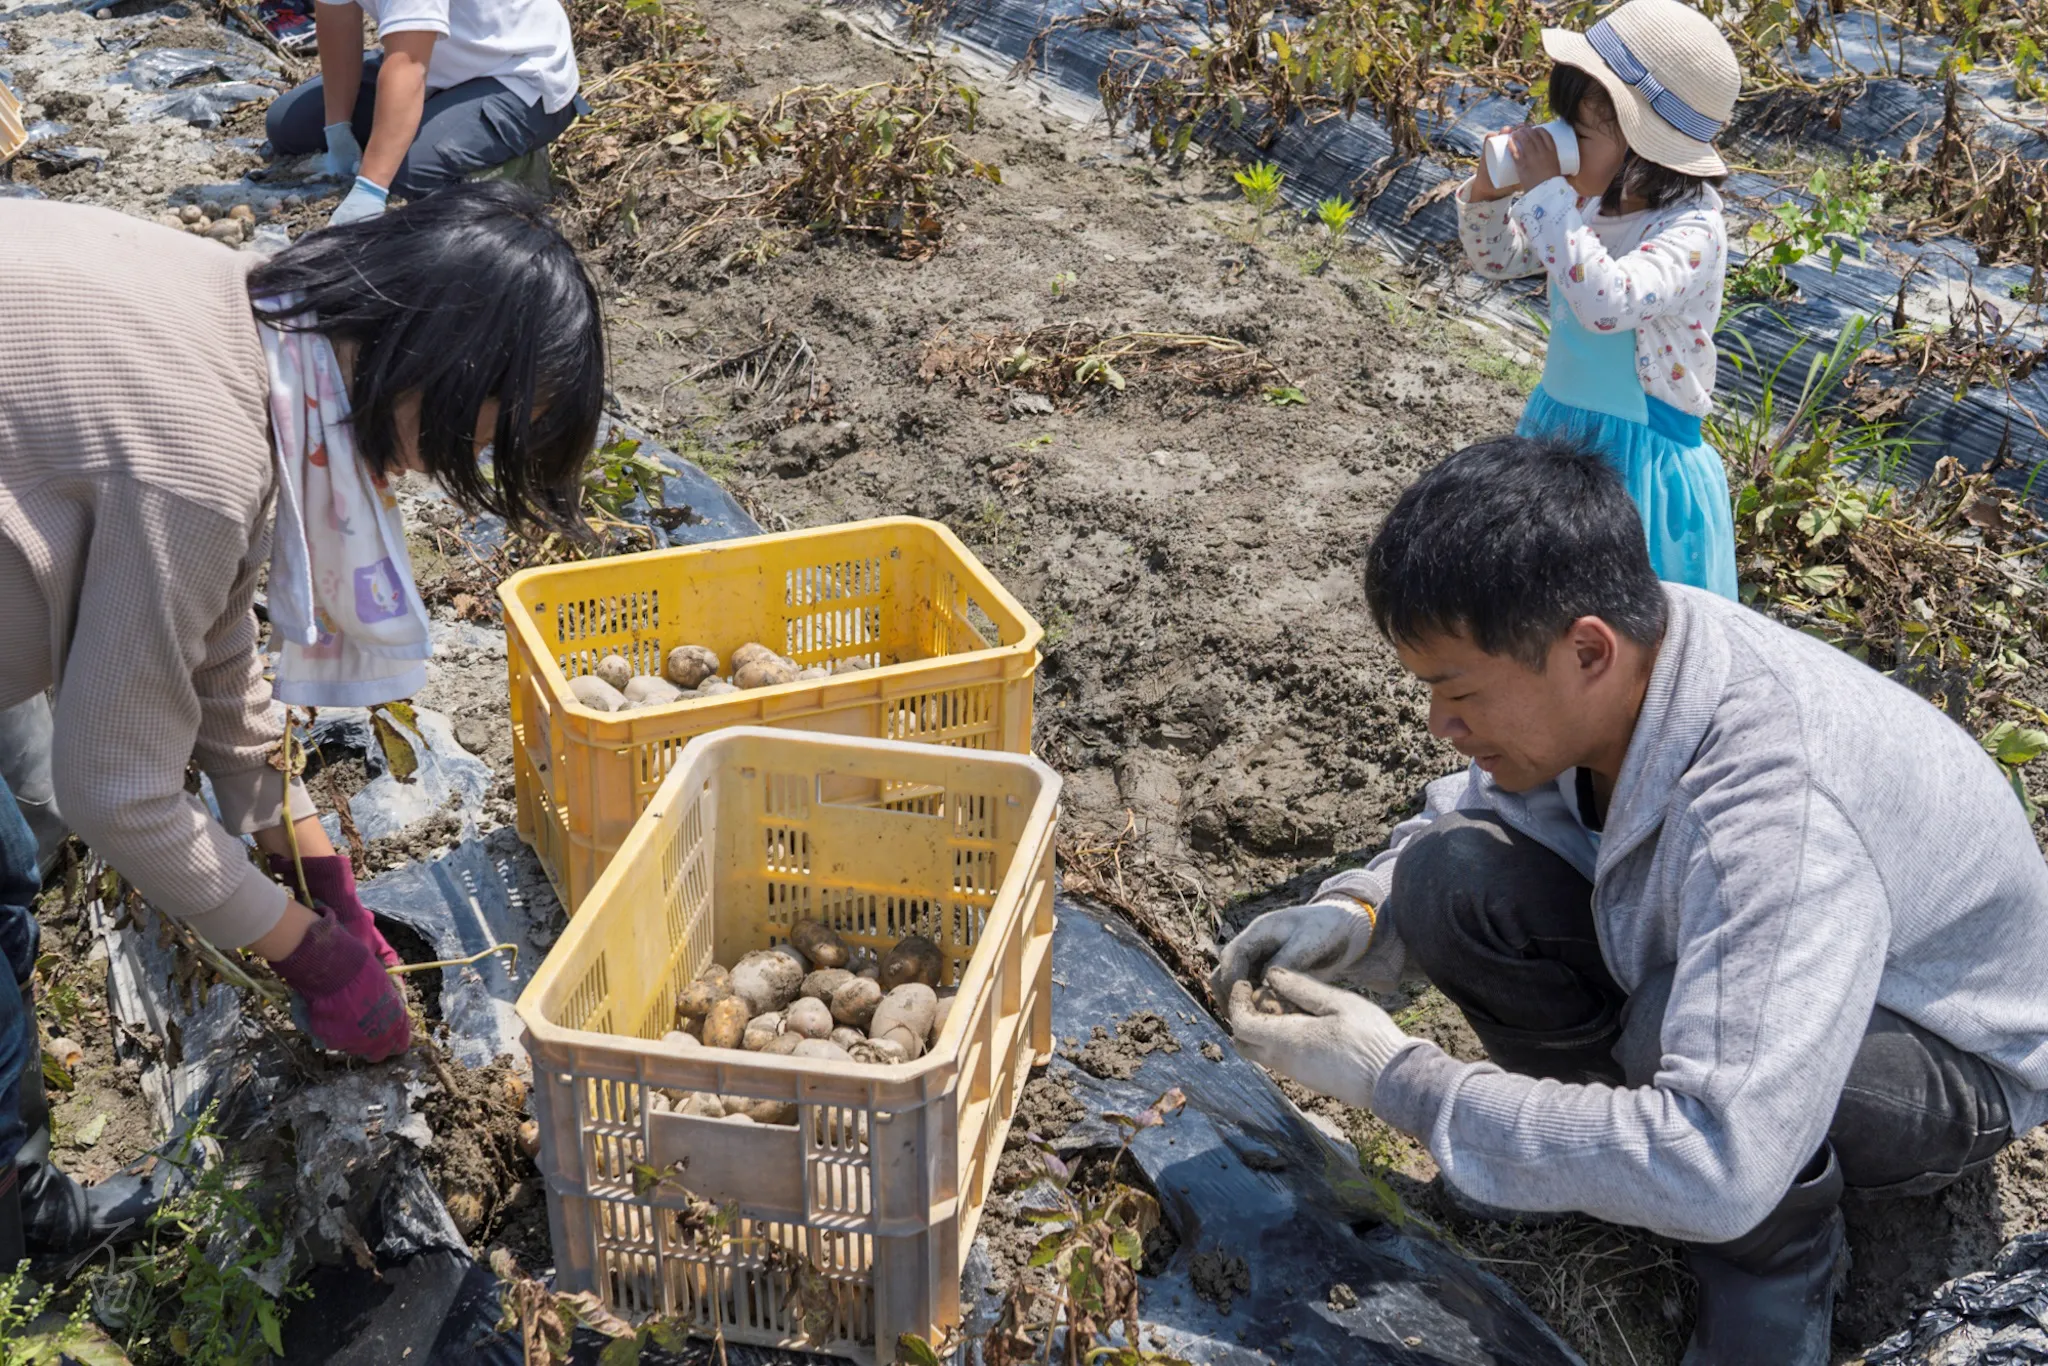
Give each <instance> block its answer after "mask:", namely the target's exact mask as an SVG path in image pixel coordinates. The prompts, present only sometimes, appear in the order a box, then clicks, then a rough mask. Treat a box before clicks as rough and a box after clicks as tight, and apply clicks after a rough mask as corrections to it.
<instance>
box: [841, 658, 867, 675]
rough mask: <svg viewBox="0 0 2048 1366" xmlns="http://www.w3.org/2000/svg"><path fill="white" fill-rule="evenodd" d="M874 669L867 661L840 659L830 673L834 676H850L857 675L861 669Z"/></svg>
mask: <svg viewBox="0 0 2048 1366" xmlns="http://www.w3.org/2000/svg"><path fill="white" fill-rule="evenodd" d="M874 667H875V666H874V664H873V662H872V661H870V660H867V659H842V660H840V661H839V662H838V663H837V664H834V665H833V666H832V672H833V673H836V674H851V673H859V672H860V671H861V670H862V669H872V668H874Z"/></svg>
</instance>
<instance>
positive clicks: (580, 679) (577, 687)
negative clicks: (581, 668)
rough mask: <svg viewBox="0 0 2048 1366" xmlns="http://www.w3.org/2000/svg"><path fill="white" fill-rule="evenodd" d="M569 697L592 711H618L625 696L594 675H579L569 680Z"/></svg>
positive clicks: (624, 700)
mask: <svg viewBox="0 0 2048 1366" xmlns="http://www.w3.org/2000/svg"><path fill="white" fill-rule="evenodd" d="M569 695H570V696H571V697H573V698H575V699H576V700H577V701H578V702H581V703H582V704H583V705H584V706H586V707H588V708H590V709H591V710H592V711H619V710H622V709H623V708H624V707H625V705H626V698H625V695H624V694H622V693H621V692H620V691H619V690H618V689H617V688H614V687H613V686H612V685H611V684H609V683H607V682H605V681H604V680H603V679H602V678H599V677H597V676H596V675H594V674H579V675H577V676H576V677H575V678H572V679H570V680H569Z"/></svg>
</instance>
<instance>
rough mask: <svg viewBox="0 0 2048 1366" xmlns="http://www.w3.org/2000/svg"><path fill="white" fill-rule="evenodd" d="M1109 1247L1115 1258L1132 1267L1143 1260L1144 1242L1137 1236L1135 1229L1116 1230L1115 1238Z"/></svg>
mask: <svg viewBox="0 0 2048 1366" xmlns="http://www.w3.org/2000/svg"><path fill="white" fill-rule="evenodd" d="M1110 1246H1111V1249H1112V1250H1113V1251H1114V1252H1115V1253H1116V1255H1117V1256H1119V1257H1121V1258H1123V1259H1124V1260H1125V1261H1127V1262H1129V1263H1130V1264H1131V1265H1132V1266H1137V1265H1138V1264H1139V1263H1140V1262H1143V1261H1144V1260H1145V1240H1144V1239H1143V1238H1140V1237H1139V1236H1138V1232H1137V1230H1136V1229H1128V1228H1120V1229H1118V1230H1117V1231H1116V1237H1115V1238H1113V1239H1111V1240H1110Z"/></svg>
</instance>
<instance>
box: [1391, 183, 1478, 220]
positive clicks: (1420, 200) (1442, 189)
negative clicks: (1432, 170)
mask: <svg viewBox="0 0 2048 1366" xmlns="http://www.w3.org/2000/svg"><path fill="white" fill-rule="evenodd" d="M1462 184H1464V182H1463V181H1461V180H1459V179H1457V178H1456V177H1452V178H1451V179H1449V180H1446V181H1444V182H1442V183H1441V184H1438V185H1432V186H1430V187H1429V188H1428V189H1426V190H1424V191H1423V192H1422V193H1421V194H1419V195H1417V196H1415V198H1413V199H1411V200H1409V201H1408V207H1407V208H1405V209H1403V210H1402V211H1401V221H1402V222H1403V223H1406V222H1407V221H1408V220H1409V219H1411V218H1413V217H1415V215H1416V214H1418V213H1421V212H1422V211H1423V210H1424V209H1426V208H1428V207H1429V206H1430V205H1432V204H1435V203H1438V202H1440V201H1442V200H1446V199H1449V198H1450V197H1451V196H1452V195H1454V194H1456V193H1457V192H1458V186H1460V185H1462Z"/></svg>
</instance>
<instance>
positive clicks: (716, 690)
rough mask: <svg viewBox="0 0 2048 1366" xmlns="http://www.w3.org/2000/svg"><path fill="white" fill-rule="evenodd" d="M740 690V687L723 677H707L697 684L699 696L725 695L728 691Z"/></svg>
mask: <svg viewBox="0 0 2048 1366" xmlns="http://www.w3.org/2000/svg"><path fill="white" fill-rule="evenodd" d="M738 691H739V689H738V688H735V687H734V686H733V685H732V684H730V683H728V682H726V681H725V680H724V679H722V678H707V679H705V680H704V681H703V682H702V683H699V684H698V685H697V696H699V697H723V696H724V695H725V694H726V693H729V692H738Z"/></svg>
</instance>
